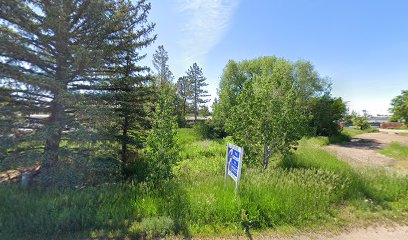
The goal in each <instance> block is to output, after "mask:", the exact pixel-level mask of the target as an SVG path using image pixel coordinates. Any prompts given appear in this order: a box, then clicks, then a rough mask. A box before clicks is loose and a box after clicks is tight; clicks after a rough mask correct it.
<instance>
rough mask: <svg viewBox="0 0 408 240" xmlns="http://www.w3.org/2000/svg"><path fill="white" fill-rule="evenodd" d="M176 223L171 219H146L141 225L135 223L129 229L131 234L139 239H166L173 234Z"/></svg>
mask: <svg viewBox="0 0 408 240" xmlns="http://www.w3.org/2000/svg"><path fill="white" fill-rule="evenodd" d="M173 229H174V221H173V220H172V219H171V218H169V217H149V218H144V219H143V221H142V222H141V223H139V222H135V223H133V224H132V225H131V226H130V228H129V234H130V235H131V236H137V237H141V236H143V237H147V238H148V239H153V238H157V237H165V236H166V235H170V234H172V233H173Z"/></svg>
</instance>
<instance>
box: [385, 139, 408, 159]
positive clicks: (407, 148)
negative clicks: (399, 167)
mask: <svg viewBox="0 0 408 240" xmlns="http://www.w3.org/2000/svg"><path fill="white" fill-rule="evenodd" d="M378 152H379V153H381V154H384V155H386V156H389V157H392V158H397V159H407V160H408V145H406V144H402V143H399V142H391V143H390V144H389V145H388V146H386V147H385V148H384V149H381V150H379V151H378Z"/></svg>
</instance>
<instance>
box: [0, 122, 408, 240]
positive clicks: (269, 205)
mask: <svg viewBox="0 0 408 240" xmlns="http://www.w3.org/2000/svg"><path fill="white" fill-rule="evenodd" d="M178 133H179V139H178V141H179V143H180V145H181V149H182V151H181V159H180V161H179V162H178V163H177V164H176V165H175V167H174V168H173V173H174V178H173V179H172V180H170V181H162V184H161V185H160V186H154V187H153V185H151V184H147V183H126V184H107V185H101V186H97V187H87V188H83V189H66V190H62V189H60V190H58V189H37V188H31V189H28V190H23V189H20V188H18V187H17V186H13V185H0V202H1V203H2V204H0V226H1V227H0V234H1V236H2V237H4V238H6V239H19V238H21V239H26V238H28V237H30V238H34V239H35V238H38V239H44V238H47V237H49V236H53V237H54V238H62V237H64V236H66V237H68V238H76V239H85V238H126V237H135V238H142V237H165V236H167V235H168V234H181V235H183V236H185V237H190V236H191V235H193V236H194V235H198V234H200V235H204V236H213V235H214V234H215V235H223V236H225V235H226V234H234V235H240V234H243V231H245V230H250V231H253V230H262V229H268V228H276V227H280V226H283V227H285V226H292V227H293V226H295V227H305V226H311V225H313V224H327V223H328V222H329V223H330V222H335V221H338V219H340V218H341V213H340V212H341V211H344V209H345V208H346V209H348V207H351V208H352V209H355V211H353V212H352V213H353V214H358V215H357V217H359V216H361V214H373V215H381V216H383V215H382V214H383V213H384V212H385V213H388V214H390V216H391V217H393V216H398V217H401V218H402V219H405V220H406V215H404V214H405V213H406V211H407V210H408V209H407V208H406V202H407V201H408V198H407V196H408V176H407V175H404V174H397V173H395V172H393V171H390V170H378V169H363V170H356V169H353V168H352V167H351V166H349V165H348V164H347V163H345V162H343V161H340V160H338V159H336V157H335V156H333V155H332V154H330V153H328V152H326V151H325V150H324V149H322V148H321V145H322V144H327V143H328V139H327V138H325V137H318V138H310V139H302V140H301V141H300V145H299V148H298V150H297V151H295V152H293V154H291V155H289V156H288V157H287V158H285V160H284V161H283V162H281V163H280V164H279V165H275V166H274V167H273V168H272V167H270V168H268V169H267V170H264V171H261V170H259V169H249V168H244V169H243V174H242V181H241V184H240V191H239V194H238V195H237V196H235V193H234V188H235V184H234V182H233V181H232V180H230V179H229V180H227V181H226V182H225V180H224V170H225V151H226V144H227V142H230V140H231V139H229V138H226V139H224V140H222V141H221V140H217V141H209V140H200V136H199V135H197V134H196V133H195V132H194V130H193V129H179V130H178ZM404 203H405V204H404ZM384 216H388V215H384ZM404 216H405V218H404ZM336 219H337V220H336ZM341 221H346V222H345V223H347V221H350V220H349V215H347V219H344V220H341ZM243 228H244V229H243Z"/></svg>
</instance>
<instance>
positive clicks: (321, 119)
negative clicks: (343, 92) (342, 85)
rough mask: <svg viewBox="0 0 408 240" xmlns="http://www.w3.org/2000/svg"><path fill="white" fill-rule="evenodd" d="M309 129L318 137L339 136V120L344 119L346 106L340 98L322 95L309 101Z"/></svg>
mask: <svg viewBox="0 0 408 240" xmlns="http://www.w3.org/2000/svg"><path fill="white" fill-rule="evenodd" d="M311 111H312V115H313V117H312V121H311V127H312V128H314V129H315V131H316V134H317V135H318V136H333V135H338V134H340V131H341V128H340V125H339V124H340V120H341V119H343V118H344V115H345V112H346V104H345V103H344V102H343V100H342V99H341V98H333V97H331V96H330V95H327V94H325V95H323V96H321V97H319V98H314V99H312V100H311Z"/></svg>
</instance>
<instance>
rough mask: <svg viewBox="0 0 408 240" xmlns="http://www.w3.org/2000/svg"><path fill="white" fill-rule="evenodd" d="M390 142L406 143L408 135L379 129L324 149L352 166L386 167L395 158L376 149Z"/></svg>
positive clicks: (392, 163) (392, 162)
mask: <svg viewBox="0 0 408 240" xmlns="http://www.w3.org/2000/svg"><path fill="white" fill-rule="evenodd" d="M391 142H401V143H405V144H408V137H407V136H402V135H400V134H399V132H398V131H390V130H381V131H380V132H378V133H366V134H361V135H357V136H355V137H353V138H352V139H351V141H350V142H345V143H341V144H332V145H329V146H327V147H326V149H327V150H329V151H330V152H333V153H334V154H335V155H336V156H337V157H338V158H340V159H342V160H344V161H347V162H349V163H350V164H351V165H353V166H384V167H387V166H393V165H394V164H395V163H396V162H397V160H395V159H393V158H389V157H386V156H384V155H382V154H379V153H378V152H377V150H379V149H382V148H384V147H385V146H386V145H387V144H389V143H391ZM407 240H408V236H407Z"/></svg>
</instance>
